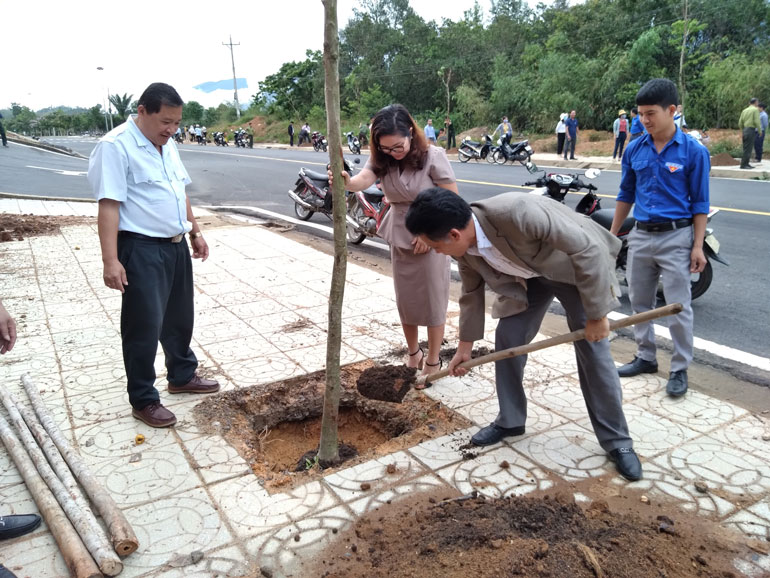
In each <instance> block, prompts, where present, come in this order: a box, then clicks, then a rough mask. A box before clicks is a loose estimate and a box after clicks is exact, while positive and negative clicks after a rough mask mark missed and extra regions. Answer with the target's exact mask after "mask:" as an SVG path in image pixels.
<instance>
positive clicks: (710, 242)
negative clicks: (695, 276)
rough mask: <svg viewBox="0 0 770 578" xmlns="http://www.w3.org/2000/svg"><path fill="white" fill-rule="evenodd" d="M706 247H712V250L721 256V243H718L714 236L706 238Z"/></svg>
mask: <svg viewBox="0 0 770 578" xmlns="http://www.w3.org/2000/svg"><path fill="white" fill-rule="evenodd" d="M706 245H708V246H709V247H711V250H712V251H714V253H715V254H717V255H719V241H717V238H716V237H715V236H714V235H707V236H706Z"/></svg>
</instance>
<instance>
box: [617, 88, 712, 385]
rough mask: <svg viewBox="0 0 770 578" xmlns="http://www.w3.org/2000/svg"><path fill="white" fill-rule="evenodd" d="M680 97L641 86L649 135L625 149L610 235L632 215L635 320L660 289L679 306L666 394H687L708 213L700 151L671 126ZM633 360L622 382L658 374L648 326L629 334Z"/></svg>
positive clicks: (704, 159) (704, 153)
mask: <svg viewBox="0 0 770 578" xmlns="http://www.w3.org/2000/svg"><path fill="white" fill-rule="evenodd" d="M678 102H679V94H678V93H677V90H676V85H675V84H674V83H673V82H671V81H670V80H668V79H665V78H655V79H653V80H650V81H649V82H647V83H646V84H645V85H644V86H642V88H641V89H640V90H639V92H638V93H637V94H636V105H637V106H638V107H639V113H640V115H641V116H642V118H643V119H644V126H645V128H646V129H647V134H646V135H644V136H643V137H642V138H639V139H637V140H635V141H633V142H631V143H630V144H629V145H628V148H627V149H626V154H625V155H624V156H623V164H622V174H621V180H620V192H619V193H618V197H617V203H616V205H615V216H614V218H613V220H612V227H611V228H610V232H611V233H612V234H613V235H617V234H618V231H619V230H620V227H621V225H622V224H623V221H625V219H626V217H628V213H629V212H630V211H631V207H633V209H634V218H635V219H636V226H635V228H634V229H633V230H632V231H631V233H630V234H629V235H628V268H627V275H628V289H629V299H630V301H631V307H632V308H633V311H634V313H643V312H645V311H649V310H651V309H653V308H654V307H655V304H656V302H657V294H658V282H659V280H662V282H663V294H664V295H665V297H666V302H667V303H681V304H682V307H683V308H682V311H681V312H679V313H677V314H676V315H674V316H672V317H669V331H670V332H671V340H672V341H673V344H674V354H673V355H672V357H671V372H670V373H669V378H668V383H667V384H666V393H667V394H668V395H669V396H671V397H681V396H683V395H684V394H685V393H687V387H688V384H687V368H688V366H689V365H690V362H691V361H692V356H693V312H692V304H691V301H692V299H691V292H690V285H691V280H690V276H691V274H693V273H700V272H702V271H703V270H704V268H705V267H706V256H705V254H704V252H703V241H704V239H705V237H706V221H707V218H708V212H709V170H710V168H711V166H710V165H711V161H710V157H709V152H708V150H707V149H706V147H704V146H702V145H701V144H700V143H698V141H697V140H696V139H695V138H693V137H692V136H690V135H688V134H685V133H684V132H683V131H682V129H680V128H679V127H678V126H677V124H676V123H675V122H674V115H675V114H676V105H677V104H678ZM634 338H635V339H636V355H635V356H634V359H633V361H631V362H630V363H627V364H625V365H623V366H622V367H619V368H618V375H619V376H620V377H633V376H635V375H639V374H641V373H657V371H658V362H657V359H656V347H655V331H654V329H653V324H652V322H647V323H639V324H637V325H635V326H634Z"/></svg>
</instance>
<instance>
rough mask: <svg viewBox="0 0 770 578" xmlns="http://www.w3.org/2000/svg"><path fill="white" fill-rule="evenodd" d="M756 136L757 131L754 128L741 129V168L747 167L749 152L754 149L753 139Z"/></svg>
mask: <svg viewBox="0 0 770 578" xmlns="http://www.w3.org/2000/svg"><path fill="white" fill-rule="evenodd" d="M756 136H757V129H755V128H754V127H750V128H744V129H743V156H742V157H741V166H742V167H747V166H749V160H751V152H752V150H753V149H754V139H755V138H756Z"/></svg>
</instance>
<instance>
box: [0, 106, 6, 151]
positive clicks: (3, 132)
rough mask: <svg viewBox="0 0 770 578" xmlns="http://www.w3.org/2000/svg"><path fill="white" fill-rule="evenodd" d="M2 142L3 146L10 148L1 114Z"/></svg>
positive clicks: (0, 133)
mask: <svg viewBox="0 0 770 578" xmlns="http://www.w3.org/2000/svg"><path fill="white" fill-rule="evenodd" d="M0 140H2V141H3V146H4V147H7V146H8V138H7V137H6V136H5V127H4V126H3V114H2V113H0Z"/></svg>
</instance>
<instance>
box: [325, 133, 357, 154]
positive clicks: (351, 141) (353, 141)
mask: <svg viewBox="0 0 770 578" xmlns="http://www.w3.org/2000/svg"><path fill="white" fill-rule="evenodd" d="M345 136H346V137H348V148H349V149H350V152H352V153H353V154H354V155H360V154H361V143H360V142H359V141H358V137H355V136H353V133H352V132H346V133H345ZM324 150H326V149H324Z"/></svg>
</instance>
